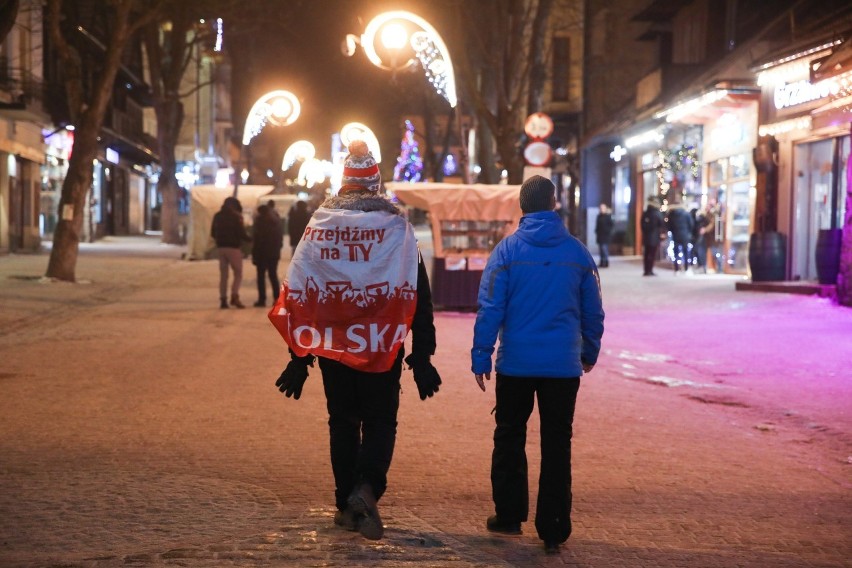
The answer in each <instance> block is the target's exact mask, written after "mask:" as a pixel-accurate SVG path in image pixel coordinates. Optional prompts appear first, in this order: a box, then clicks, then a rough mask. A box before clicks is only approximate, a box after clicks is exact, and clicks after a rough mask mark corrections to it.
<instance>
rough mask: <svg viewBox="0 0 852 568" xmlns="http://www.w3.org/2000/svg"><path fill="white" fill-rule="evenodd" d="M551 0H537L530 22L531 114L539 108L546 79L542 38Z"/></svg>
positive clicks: (545, 34) (529, 97) (529, 98)
mask: <svg viewBox="0 0 852 568" xmlns="http://www.w3.org/2000/svg"><path fill="white" fill-rule="evenodd" d="M550 4H551V0H538V6H537V7H536V12H535V18H534V19H533V24H532V38H531V40H530V42H531V45H530V53H529V57H530V61H529V68H530V82H529V85H528V89H529V90H528V91H527V112H528V113H530V114H532V113H534V112H538V111H540V110H541V108H542V106H543V102H542V100H543V98H544V82H545V80H546V79H547V68H546V66H545V64H546V63H547V61H546V59H547V57H546V53H545V51H544V40H545V38H546V37H547V25H548V20H549V18H550Z"/></svg>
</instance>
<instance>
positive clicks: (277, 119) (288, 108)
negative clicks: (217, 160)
mask: <svg viewBox="0 0 852 568" xmlns="http://www.w3.org/2000/svg"><path fill="white" fill-rule="evenodd" d="M301 112H302V106H301V105H300V104H299V99H297V98H296V95H294V94H293V93H291V92H290V91H271V92H269V93H266V94H265V95H263V96H262V97H260V98H259V99H258V100H257V102H255V103H254V105H252V107H251V110H250V111H249V113H248V117H247V118H246V126H245V129H244V130H243V146H248V145H249V144H250V143H251V141H252V139H253V138H254V137H255V136H257V135H258V134H260V132H261V131H262V130H263V127H264V126H266V123H267V122H271V123H272V124H274V125H276V126H287V125H289V124H293V123H294V122H296V119H297V118H299V114H301Z"/></svg>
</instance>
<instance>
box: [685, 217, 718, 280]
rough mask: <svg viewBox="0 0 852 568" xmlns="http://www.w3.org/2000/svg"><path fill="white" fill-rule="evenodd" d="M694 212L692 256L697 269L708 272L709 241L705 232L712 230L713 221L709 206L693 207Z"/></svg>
mask: <svg viewBox="0 0 852 568" xmlns="http://www.w3.org/2000/svg"><path fill="white" fill-rule="evenodd" d="M690 213H692V257H693V258H694V259H695V271H696V273H697V272H698V271H699V270H700V271H701V272H703V273H704V274H707V242H706V240H705V238H704V234H705V233H706V232H707V230H708V229H709V230H712V227H711V225H712V223H713V221H712V220H711V219H710V218H709V217H708V214H707V208H702V209H693V210H692V211H691V212H690Z"/></svg>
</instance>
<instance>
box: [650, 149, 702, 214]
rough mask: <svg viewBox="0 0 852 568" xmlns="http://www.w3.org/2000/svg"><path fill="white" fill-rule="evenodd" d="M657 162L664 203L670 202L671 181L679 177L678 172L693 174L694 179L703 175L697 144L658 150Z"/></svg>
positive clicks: (661, 195) (658, 179) (658, 178)
mask: <svg viewBox="0 0 852 568" xmlns="http://www.w3.org/2000/svg"><path fill="white" fill-rule="evenodd" d="M657 164H658V165H657V181H658V182H659V186H660V197H661V198H662V200H663V205H667V204H668V202H669V190H670V189H671V188H672V184H671V181H672V180H674V179H676V178H677V174H681V173H683V174H687V175H690V176H692V178H693V179H698V178H699V176H700V175H701V162H700V161H699V159H698V150H697V149H696V148H695V146H692V145H689V144H683V145H681V146H678V147H677V148H674V149H672V150H669V149H660V150H657Z"/></svg>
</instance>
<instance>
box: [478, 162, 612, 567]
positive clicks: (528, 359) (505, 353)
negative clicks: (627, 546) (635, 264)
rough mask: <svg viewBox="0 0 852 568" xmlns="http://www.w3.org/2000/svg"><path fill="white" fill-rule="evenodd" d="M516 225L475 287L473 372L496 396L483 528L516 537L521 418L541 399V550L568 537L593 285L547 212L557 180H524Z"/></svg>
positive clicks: (578, 248) (599, 310)
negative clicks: (489, 511)
mask: <svg viewBox="0 0 852 568" xmlns="http://www.w3.org/2000/svg"><path fill="white" fill-rule="evenodd" d="M520 204H521V210H522V212H523V213H524V215H523V217H521V220H520V223H519V225H518V229H517V231H515V233H514V234H512V235H510V236H508V237H506V238H505V239H503V240H502V241H500V243H498V244H497V246H496V247H495V248H494V250H493V251H492V253H491V256H490V257H489V258H488V263H487V264H486V267H485V270H484V272H483V273H482V280H481V282H480V285H479V295H478V298H477V301H478V306H479V309H478V312H477V314H476V324H475V326H474V335H473V348H472V349H471V360H472V365H471V369H472V371H473V373H474V376H475V379H476V382H477V384H478V385H479V388H481V389H482V390H483V391H485V381H486V380H490V379H491V368H492V366H491V357H492V355H493V353H494V344H495V342H496V341H497V338H498V337H499V338H500V346H499V348H498V350H497V362H496V371H497V386H496V389H495V392H496V397H497V406H496V414H495V419H496V427H495V429H494V451H493V454H492V461H491V487H492V496H493V499H494V509H495V514H494V515H492V516H490V517H488V519H487V521H486V528H487V529H488V530H489V531H491V532H495V533H499V534H507V535H515V534H521V523H523V522H524V521H526V520H527V515H528V511H529V493H528V479H527V458H526V449H525V446H526V429H527V420H528V419H529V417H530V414H531V413H532V410H533V404H534V400H535V399H537V400H538V410H539V416H540V419H541V473H540V476H539V484H538V501H537V506H536V516H535V527H536V531H537V533H538V536H539V538H541V539H542V540H543V541H544V546H545V550H546V551H547V552H548V553H556V552H558V551H559V546H560V545H561V544H562V543H563V542H565V541H566V540H567V539H568V537H569V535H570V534H571V499H572V496H571V437H572V433H573V423H574V407H575V404H576V401H577V391H578V390H579V388H580V376H581V375H582V374H583V373H588V372H590V371H591V370H592V368H593V367H594V365H595V363H596V362H597V359H598V353H599V351H600V346H601V336H602V335H603V321H604V312H603V306H602V300H601V290H600V282H599V279H598V273H597V269H596V267H595V262H594V260H593V259H592V255H591V254H589V251H588V250H587V249H586V247H585V246H583V244H582V243H580V241H578V240H577V239H575V238H574V237H573V236H572V235H571V234H570V233H569V232H568V230H567V229H566V228H565V226H564V225H563V224H562V222H561V220H560V219H559V216H558V215H557V213H556V212H555V211H554V209H555V206H556V202H555V187H554V185H553V183H552V182H551V181H550V180H549V179H547V178H545V177H542V176H533V177H531V178H529V179H528V180H526V181H525V182H524V183H523V185H522V186H521V192H520Z"/></svg>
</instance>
